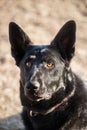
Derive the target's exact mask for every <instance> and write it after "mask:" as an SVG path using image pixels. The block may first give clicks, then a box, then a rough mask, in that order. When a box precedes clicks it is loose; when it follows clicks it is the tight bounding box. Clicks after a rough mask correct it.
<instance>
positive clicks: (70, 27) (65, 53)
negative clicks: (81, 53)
mask: <svg viewBox="0 0 87 130" xmlns="http://www.w3.org/2000/svg"><path fill="white" fill-rule="evenodd" d="M75 33H76V24H75V22H74V21H73V20H71V21H69V22H67V23H66V24H65V25H64V26H63V27H62V28H61V29H60V31H59V32H58V34H57V35H56V37H55V38H54V40H53V41H52V45H53V46H55V47H56V48H57V49H58V51H59V52H60V54H61V56H62V58H63V59H64V60H68V61H70V60H71V58H72V57H73V55H74V51H75V45H74V44H75V35H76V34H75Z"/></svg>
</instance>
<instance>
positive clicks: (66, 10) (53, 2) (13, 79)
mask: <svg viewBox="0 0 87 130" xmlns="http://www.w3.org/2000/svg"><path fill="white" fill-rule="evenodd" d="M71 19H72V20H75V21H76V24H77V32H76V36H77V38H76V53H75V57H74V58H73V60H72V64H71V66H72V69H73V71H74V72H76V73H77V74H78V75H80V76H81V77H82V78H84V79H86V77H87V0H73V1H71V0H43V1H42V0H8V1H7V0H0V130H23V129H24V127H23V125H22V121H21V117H20V114H19V113H20V112H21V109H22V107H21V104H20V99H19V75H20V72H19V69H18V67H16V66H15V61H14V59H13V58H12V57H11V52H10V44H9V38H8V26H9V22H11V21H14V22H16V23H17V24H18V25H20V26H21V27H22V28H23V29H24V31H25V32H26V33H27V34H28V36H29V37H30V39H31V40H32V41H33V42H34V43H35V44H46V43H48V44H49V43H50V41H51V40H52V39H53V38H54V36H55V35H56V33H57V32H58V30H59V29H60V28H61V27H62V26H63V24H64V23H65V22H67V21H68V20H71Z"/></svg>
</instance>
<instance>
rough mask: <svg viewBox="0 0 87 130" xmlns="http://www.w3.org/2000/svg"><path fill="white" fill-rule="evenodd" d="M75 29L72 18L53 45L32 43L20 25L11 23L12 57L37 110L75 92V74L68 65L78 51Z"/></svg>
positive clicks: (25, 93)
mask: <svg viewBox="0 0 87 130" xmlns="http://www.w3.org/2000/svg"><path fill="white" fill-rule="evenodd" d="M75 31H76V25H75V22H74V21H69V22H67V23H66V24H65V25H64V26H63V27H62V28H61V30H60V31H59V32H58V34H57V35H56V37H55V38H54V40H53V41H52V42H51V44H50V45H33V43H32V42H31V40H30V38H29V37H28V36H27V35H26V34H25V32H24V31H23V30H22V29H21V28H20V27H19V26H18V25H17V24H15V23H13V22H11V23H10V25H9V39H10V43H11V52H12V56H13V57H14V58H15V61H16V64H17V66H19V67H20V73H21V84H22V86H23V89H24V96H25V97H27V98H26V100H28V101H30V102H33V103H34V109H35V107H37V109H38V107H39V109H43V107H42V108H41V107H40V105H41V104H45V106H44V109H45V108H46V109H47V108H48V107H50V106H52V105H54V104H56V103H60V102H61V101H63V99H65V98H66V97H69V96H70V94H72V91H73V85H71V84H72V83H73V76H72V73H71V70H70V67H69V64H70V61H71V59H72V57H73V55H74V51H75V45H74V43H75ZM24 102H26V101H24ZM48 102H49V103H48ZM38 104H39V105H38ZM35 105H36V106H35ZM32 106H33V105H32ZM42 106H43V105H42Z"/></svg>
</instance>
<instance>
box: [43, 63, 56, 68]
mask: <svg viewBox="0 0 87 130" xmlns="http://www.w3.org/2000/svg"><path fill="white" fill-rule="evenodd" d="M53 66H54V64H53V62H45V67H46V68H49V69H50V68H52V67H53Z"/></svg>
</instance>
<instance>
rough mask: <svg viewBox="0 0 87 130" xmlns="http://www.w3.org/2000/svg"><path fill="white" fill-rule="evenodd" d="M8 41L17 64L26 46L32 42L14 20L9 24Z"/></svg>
mask: <svg viewBox="0 0 87 130" xmlns="http://www.w3.org/2000/svg"><path fill="white" fill-rule="evenodd" d="M9 41H10V43H11V52H12V56H13V57H14V58H15V60H16V64H17V65H19V63H20V60H21V59H22V57H23V56H24V53H25V50H26V49H27V47H28V46H29V45H30V44H32V42H31V40H30V39H29V37H28V36H27V35H26V33H25V32H24V31H23V30H22V29H21V28H20V27H19V26H18V25H17V24H16V23H14V22H11V23H10V24H9Z"/></svg>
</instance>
